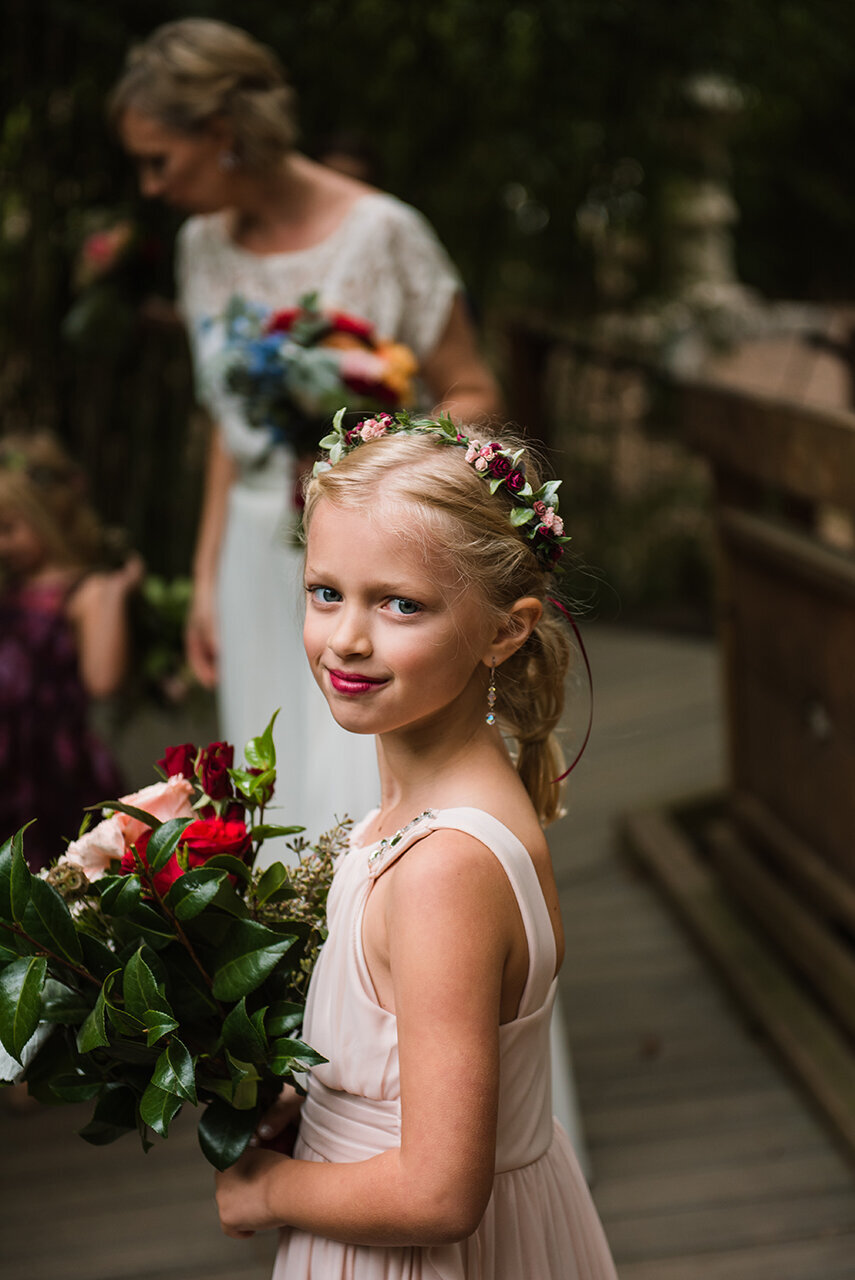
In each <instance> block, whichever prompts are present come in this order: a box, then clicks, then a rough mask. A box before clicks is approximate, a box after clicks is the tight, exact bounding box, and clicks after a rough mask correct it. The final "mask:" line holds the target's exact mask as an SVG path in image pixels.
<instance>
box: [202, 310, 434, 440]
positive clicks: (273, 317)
mask: <svg viewBox="0 0 855 1280" xmlns="http://www.w3.org/2000/svg"><path fill="white" fill-rule="evenodd" d="M210 323H211V324H213V325H219V326H221V330H222V332H221V334H220V335H219V337H220V339H221V341H220V342H218V344H217V348H218V349H217V355H216V356H215V357H214V359H213V362H212V366H211V368H210V369H209V376H213V377H214V378H215V379H217V380H219V382H220V385H221V386H222V388H223V389H224V390H226V391H227V392H229V393H231V394H232V395H236V396H238V397H239V398H240V400H241V401H242V404H243V409H244V412H245V415H246V418H247V421H248V422H249V423H250V424H251V425H252V426H253V427H258V428H263V429H265V430H266V431H268V432H269V434H270V436H271V438H272V440H273V441H274V442H276V443H285V444H289V445H291V446H292V447H293V448H294V449H296V451H297V452H298V453H314V452H315V450H316V448H317V442H318V440H319V438H320V436H321V435H322V434H323V428H324V426H325V424H326V423H327V422H328V420H329V419H330V418H331V417H332V415H333V413H335V411H336V410H337V409H339V408H340V407H341V406H342V405H344V406H345V407H346V408H348V409H353V410H359V411H361V412H365V411H372V410H376V409H382V408H386V409H396V408H405V407H406V406H407V405H409V404H410V403H411V401H412V397H413V378H414V376H415V373H416V369H417V365H416V360H415V357H414V356H413V353H412V352H411V351H410V349H409V348H408V347H405V346H403V345H402V344H401V343H398V342H389V341H386V340H385V339H381V338H378V337H377V335H376V334H375V332H374V329H373V327H372V326H371V325H370V324H368V323H367V322H366V321H365V320H361V319H359V318H358V317H356V316H351V315H347V314H346V313H345V312H341V311H332V312H327V311H322V310H321V309H320V305H319V302H318V295H317V294H314V293H313V294H307V295H306V296H305V297H303V298H301V300H300V304H299V306H297V307H290V308H288V309H287V310H284V311H271V310H268V309H267V308H265V307H262V306H258V305H256V304H254V303H250V302H247V301H246V300H245V299H244V298H242V297H240V296H238V295H235V296H234V297H232V298H231V299H230V301H229V303H228V305H227V307H226V310H225V313H224V314H223V316H221V317H220V318H219V319H218V320H213V321H211V322H210Z"/></svg>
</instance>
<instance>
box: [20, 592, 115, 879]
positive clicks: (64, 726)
mask: <svg viewBox="0 0 855 1280" xmlns="http://www.w3.org/2000/svg"><path fill="white" fill-rule="evenodd" d="M77 586H79V582H78V583H76V584H74V586H72V587H71V589H69V588H68V587H67V586H63V585H55V584H50V585H46V584H42V585H32V586H24V587H20V588H17V589H14V590H12V591H9V592H7V593H6V594H5V595H3V596H0V843H2V841H3V840H5V839H6V838H7V837H8V836H10V835H13V834H14V832H15V831H17V830H18V828H19V827H21V826H23V825H24V823H26V822H29V821H30V819H31V818H36V819H37V821H36V823H35V825H34V826H32V827H30V829H29V830H28V831H27V834H26V836H25V837H24V848H25V851H26V854H27V860H28V862H29V864H30V866H31V868H32V869H33V870H36V869H38V868H40V867H43V866H45V865H47V863H48V862H50V861H51V860H52V859H53V858H56V857H58V856H59V854H61V853H62V851H63V849H64V848H65V841H66V840H68V839H73V838H74V836H76V834H77V831H78V828H79V826H80V821H81V818H82V817H83V813H82V810H83V808H84V807H85V806H86V805H89V804H96V803H97V802H98V801H99V800H107V799H116V798H117V797H118V796H119V795H121V793H122V792H123V791H124V789H125V788H124V785H123V782H122V778H121V775H120V773H119V770H118V767H117V766H116V764H115V762H114V760H113V758H112V756H111V755H110V753H109V752H108V751H107V748H106V747H105V746H104V745H103V743H102V742H100V741H99V739H98V738H97V737H96V735H95V734H94V733H93V732H92V731H91V729H90V727H89V721H88V709H89V699H88V696H87V694H86V690H85V689H84V687H83V683H82V681H81V679H80V672H79V669H78V653H77V643H76V639H75V635H74V628H73V626H72V623H71V621H70V620H69V618H68V615H67V611H66V610H67V605H68V602H69V600H70V598H71V596H72V595H73V593H74V591H75V590H76V587H77Z"/></svg>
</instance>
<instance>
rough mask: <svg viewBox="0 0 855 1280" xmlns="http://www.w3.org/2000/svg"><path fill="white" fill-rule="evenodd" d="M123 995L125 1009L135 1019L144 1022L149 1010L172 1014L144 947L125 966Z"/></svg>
mask: <svg viewBox="0 0 855 1280" xmlns="http://www.w3.org/2000/svg"><path fill="white" fill-rule="evenodd" d="M149 954H151V953H149ZM122 994H123V996H124V1000H125V1007H126V1008H127V1010H128V1012H129V1013H131V1014H133V1016H134V1017H135V1018H138V1019H140V1020H143V1019H144V1018H145V1015H146V1013H147V1012H148V1010H149V1009H157V1010H159V1011H160V1012H161V1013H164V1014H167V1015H169V1016H171V1014H172V1009H171V1008H170V1006H169V1002H168V1001H167V999H166V997H165V996H164V995H163V993H162V992H161V991H160V990H159V988H158V983H157V979H156V978H155V976H154V973H153V972H152V970H151V968H150V967H149V965H148V962H147V961H146V959H145V955H144V948H143V947H140V948H139V950H137V951H135V952H134V954H133V955H132V956H131V958H130V960H129V961H128V962H127V964H126V965H125V972H124V975H123V977H122Z"/></svg>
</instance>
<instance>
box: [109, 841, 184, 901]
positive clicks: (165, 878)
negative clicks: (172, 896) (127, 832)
mask: <svg viewBox="0 0 855 1280" xmlns="http://www.w3.org/2000/svg"><path fill="white" fill-rule="evenodd" d="M150 839H151V828H150V827H149V828H148V829H147V830H145V831H144V832H143V833H142V835H140V836H137V838H136V840H135V841H134V843H133V844H132V845H131V846H130V848H129V849H126V850H125V855H124V857H123V858H122V864H121V866H120V867H119V872H120V874H121V875H123V876H129V875H133V874H134V872H135V871H136V870H137V858H136V857H135V856H134V850H135V849H136V852H137V854H138V855H139V858H140V859H141V861H142V864H143V866H144V867H147V866H148V858H147V857H146V850H147V849H148V842H149V840H150ZM183 874H184V872H183V871H182V869H181V866H180V865H179V862H178V859H177V858H176V856H175V854H173V855H172V857H171V858H170V859H169V861H168V862H167V864H166V866H165V867H161V869H160V871H158V872H156V873H155V876H154V887H155V890H156V891H157V893H159V894H160V896H161V898H162V897H163V896H164V894H165V893H168V892H169V887H170V885H172V884H174V883H175V881H176V880H177V879H178V877H179V876H183Z"/></svg>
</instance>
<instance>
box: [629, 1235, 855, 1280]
mask: <svg viewBox="0 0 855 1280" xmlns="http://www.w3.org/2000/svg"><path fill="white" fill-rule="evenodd" d="M722 1226H723V1230H724V1232H725V1235H724V1238H723V1239H722V1241H721V1244H720V1247H719V1248H717V1249H714V1250H709V1251H705V1252H703V1253H696V1254H680V1255H679V1256H674V1257H671V1258H659V1257H657V1258H652V1259H648V1260H646V1261H643V1262H635V1263H631V1262H621V1266H620V1280H852V1275H853V1269H852V1259H853V1258H855V1234H851V1233H848V1232H847V1233H845V1234H842V1235H832V1234H829V1235H828V1236H826V1237H822V1236H820V1237H818V1238H814V1239H810V1240H788V1241H787V1242H786V1243H784V1244H781V1243H776V1244H771V1245H759V1246H757V1247H748V1248H740V1249H734V1248H730V1247H729V1245H728V1242H727V1237H726V1230H727V1228H726V1224H724V1223H723V1224H722Z"/></svg>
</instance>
